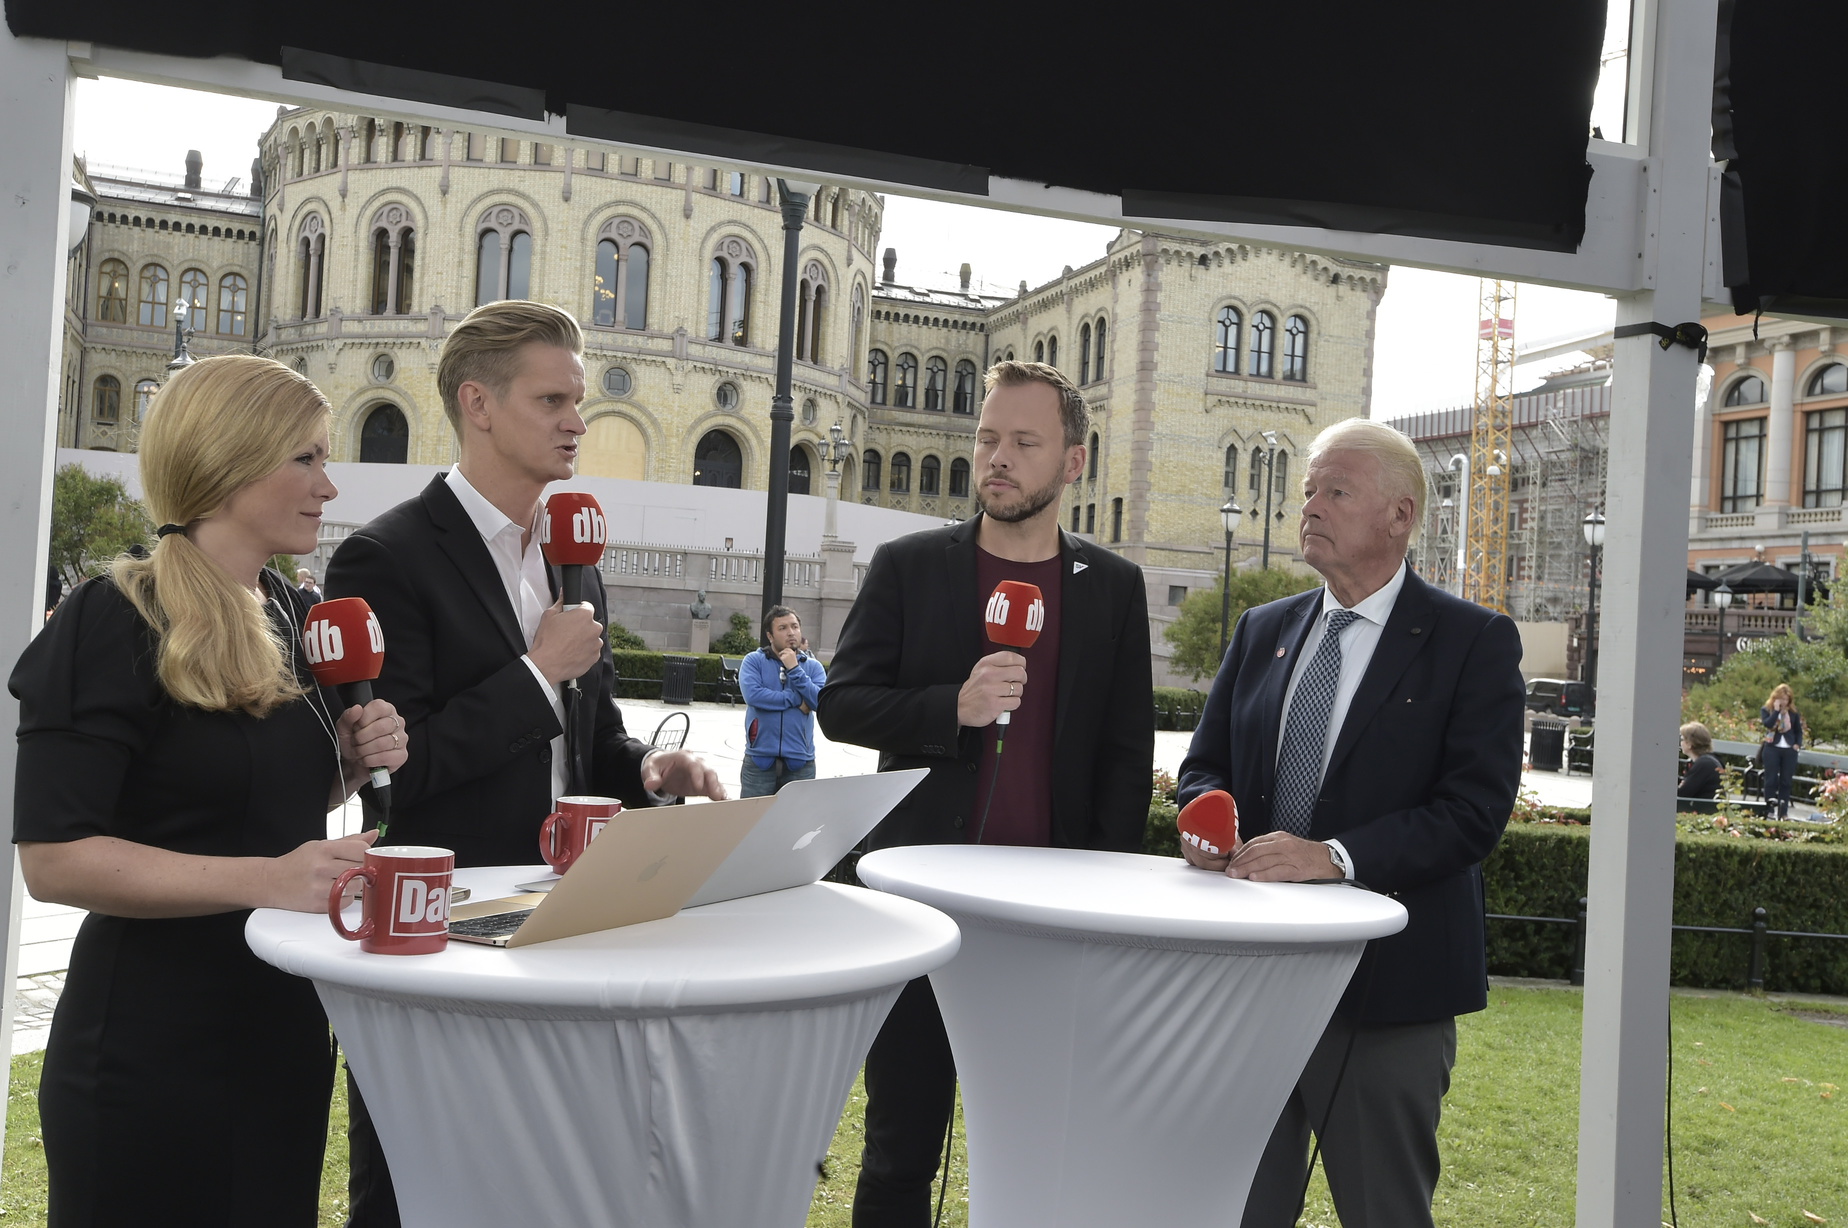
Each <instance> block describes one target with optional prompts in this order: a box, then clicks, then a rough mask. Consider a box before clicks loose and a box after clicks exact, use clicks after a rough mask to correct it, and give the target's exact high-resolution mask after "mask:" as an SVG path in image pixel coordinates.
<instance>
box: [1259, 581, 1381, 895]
mask: <svg viewBox="0 0 1848 1228" xmlns="http://www.w3.org/2000/svg"><path fill="white" fill-rule="evenodd" d="M1404 587H1405V564H1404V563H1400V564H1399V570H1397V571H1395V572H1394V573H1393V574H1392V579H1390V580H1388V581H1387V582H1386V583H1385V584H1384V585H1383V586H1381V587H1380V588H1379V589H1378V590H1377V591H1375V592H1374V593H1372V594H1371V595H1369V596H1367V597H1365V598H1363V599H1361V600H1360V601H1359V602H1357V603H1355V605H1354V606H1353V613H1355V614H1358V615H1360V617H1359V618H1356V619H1355V620H1354V621H1353V622H1351V623H1349V624H1348V625H1347V626H1346V627H1345V628H1344V629H1343V630H1342V631H1341V633H1340V635H1339V636H1338V637H1337V638H1338V639H1339V640H1340V642H1341V675H1340V678H1339V680H1338V681H1337V682H1336V684H1335V702H1334V707H1333V708H1331V709H1330V711H1329V713H1328V732H1327V734H1326V735H1325V737H1324V740H1323V742H1322V770H1321V772H1319V773H1317V774H1316V785H1317V787H1318V788H1319V787H1320V786H1321V781H1322V777H1323V776H1324V775H1326V774H1327V772H1328V761H1329V759H1330V758H1331V757H1333V755H1334V753H1335V740H1336V739H1337V738H1339V737H1340V736H1341V726H1342V724H1343V723H1344V722H1346V720H1347V713H1348V707H1349V705H1351V704H1352V703H1353V702H1354V692H1356V691H1358V690H1359V689H1360V680H1361V678H1362V676H1364V675H1365V674H1366V672H1367V666H1368V664H1370V663H1371V662H1372V660H1373V650H1374V649H1375V648H1377V647H1379V643H1380V632H1382V631H1384V630H1385V629H1386V620H1387V619H1388V618H1389V617H1391V616H1392V607H1393V606H1394V605H1395V604H1397V602H1398V600H1399V590H1401V589H1403V588H1404ZM1344 609H1348V607H1347V606H1344V605H1342V604H1341V602H1340V601H1339V600H1337V599H1336V597H1335V594H1334V593H1333V592H1332V591H1330V589H1329V588H1328V587H1327V586H1326V585H1324V586H1323V587H1322V609H1321V612H1320V613H1318V614H1317V615H1316V616H1315V623H1314V624H1313V625H1312V626H1311V627H1310V628H1309V636H1308V638H1307V639H1305V640H1304V641H1303V650H1302V651H1301V652H1300V653H1298V654H1297V655H1296V668H1295V670H1294V671H1292V672H1291V674H1290V685H1289V688H1288V689H1287V690H1285V691H1284V693H1283V719H1282V721H1281V722H1280V723H1279V724H1278V726H1277V727H1278V728H1279V729H1283V728H1285V727H1286V726H1287V725H1288V723H1289V720H1290V704H1291V703H1293V702H1294V701H1295V699H1296V684H1297V682H1299V681H1300V680H1301V679H1302V676H1303V670H1305V669H1306V668H1308V665H1309V661H1310V658H1312V657H1313V656H1315V650H1316V648H1317V647H1318V646H1319V645H1320V644H1321V642H1322V635H1323V632H1324V630H1325V629H1326V628H1327V625H1328V615H1329V612H1330V611H1332V610H1344ZM1277 751H1278V754H1279V755H1281V754H1282V753H1283V739H1282V738H1278V739H1277ZM1323 843H1325V844H1327V845H1328V846H1329V848H1330V849H1331V850H1333V851H1334V853H1335V854H1336V856H1335V864H1336V865H1337V866H1339V867H1340V868H1341V870H1342V873H1343V874H1345V875H1346V876H1347V877H1348V878H1353V877H1354V862H1353V859H1352V858H1350V857H1349V856H1348V852H1347V847H1346V846H1345V845H1343V844H1342V843H1341V841H1339V840H1325V841H1323Z"/></svg>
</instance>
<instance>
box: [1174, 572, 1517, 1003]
mask: <svg viewBox="0 0 1848 1228" xmlns="http://www.w3.org/2000/svg"><path fill="white" fill-rule="evenodd" d="M1322 592H1323V590H1322V589H1320V588H1317V589H1312V590H1310V591H1309V592H1307V593H1303V594H1300V595H1298V596H1295V597H1287V598H1285V599H1283V600H1282V601H1273V602H1271V603H1270V604H1269V605H1263V606H1258V607H1257V608H1256V609H1252V610H1248V611H1246V612H1245V614H1244V616H1243V617H1241V618H1240V619H1239V620H1238V629H1237V630H1236V631H1235V632H1234V633H1233V636H1232V643H1231V646H1230V647H1229V648H1228V649H1227V651H1226V658H1225V661H1224V663H1223V664H1222V665H1221V666H1220V670H1219V676H1218V677H1217V678H1216V679H1215V680H1214V681H1213V690H1212V693H1211V695H1210V696H1208V698H1207V702H1206V711H1205V713H1204V714H1203V716H1202V719H1201V721H1200V727H1199V729H1198V731H1197V732H1195V734H1194V738H1193V744H1192V746H1191V747H1190V748H1189V750H1188V754H1187V758H1186V759H1185V760H1184V761H1183V762H1182V764H1181V781H1180V798H1181V800H1182V802H1183V803H1185V802H1187V801H1191V800H1192V799H1193V798H1194V797H1196V796H1198V795H1199V794H1201V793H1204V792H1205V791H1206V790H1208V789H1225V790H1227V791H1228V792H1230V793H1231V794H1232V796H1233V797H1234V798H1235V799H1236V800H1237V802H1238V811H1239V831H1240V835H1241V837H1242V838H1244V839H1250V838H1252V837H1254V836H1259V835H1262V834H1264V833H1265V832H1268V831H1270V830H1272V827H1271V791H1272V789H1273V788H1274V786H1275V781H1276V762H1277V739H1278V737H1279V736H1280V733H1281V727H1282V713H1283V695H1284V690H1285V688H1286V687H1287V686H1288V685H1289V681H1290V675H1291V673H1292V671H1294V669H1295V668H1296V660H1297V656H1298V654H1299V653H1301V652H1302V650H1303V642H1304V640H1305V639H1306V638H1307V637H1308V632H1309V629H1310V627H1311V626H1313V625H1314V623H1315V621H1316V615H1317V613H1318V612H1319V611H1320V609H1321V604H1322ZM1520 663H1521V641H1520V636H1519V635H1518V634H1517V633H1516V631H1515V626H1514V623H1513V622H1511V621H1509V619H1508V618H1506V617H1505V616H1503V615H1500V614H1497V613H1495V612H1493V611H1491V610H1486V609H1484V608H1482V607H1481V606H1478V605H1474V604H1472V603H1470V602H1467V601H1461V600H1459V599H1457V598H1455V597H1452V596H1450V595H1449V594H1448V593H1445V592H1442V591H1440V590H1438V589H1435V588H1432V587H1431V586H1430V585H1428V584H1426V583H1425V582H1424V581H1423V580H1421V579H1419V578H1418V576H1417V575H1415V574H1412V573H1410V572H1408V573H1407V574H1406V577H1405V586H1404V588H1403V589H1401V590H1400V592H1399V599H1398V601H1397V602H1396V603H1394V605H1393V610H1392V614H1391V615H1390V616H1389V617H1388V618H1387V620H1386V626H1385V627H1384V628H1383V629H1382V630H1381V632H1380V640H1379V645H1378V647H1376V648H1375V649H1374V652H1373V659H1372V660H1371V661H1370V662H1369V663H1368V665H1367V672H1366V673H1365V674H1364V675H1362V677H1361V681H1360V689H1359V690H1358V691H1356V692H1355V694H1354V699H1353V702H1352V704H1351V705H1350V706H1349V708H1348V712H1347V719H1346V720H1345V722H1344V723H1343V724H1342V726H1341V732H1340V734H1339V735H1338V736H1337V737H1336V740H1335V748H1334V753H1333V755H1332V756H1331V757H1330V759H1329V764H1328V771H1327V774H1326V775H1325V776H1324V778H1323V781H1322V792H1321V796H1320V797H1319V798H1317V800H1316V805H1315V810H1314V812H1313V813H1312V815H1311V816H1310V823H1309V834H1310V836H1311V838H1313V839H1317V840H1326V839H1328V838H1329V837H1331V836H1334V837H1339V838H1340V840H1341V843H1342V845H1343V847H1345V848H1346V849H1347V851H1348V854H1349V856H1351V857H1352V858H1353V862H1354V874H1355V877H1356V878H1358V879H1359V880H1360V881H1361V882H1364V883H1365V884H1366V885H1367V886H1369V887H1371V888H1373V889H1374V890H1376V891H1382V892H1385V893H1387V894H1390V895H1392V896H1393V897H1395V898H1396V899H1397V900H1398V901H1399V902H1400V903H1401V904H1403V905H1405V908H1406V911H1407V912H1408V913H1409V914H1410V920H1409V921H1408V923H1407V925H1406V928H1405V929H1404V930H1402V931H1401V932H1400V933H1398V934H1396V935H1394V936H1392V937H1390V938H1384V939H1381V940H1379V941H1377V942H1374V943H1373V944H1371V945H1370V947H1369V948H1368V954H1367V958H1366V959H1365V960H1363V961H1362V963H1361V966H1360V969H1359V970H1358V971H1357V972H1356V973H1355V975H1354V979H1353V981H1352V982H1351V983H1350V984H1349V986H1348V993H1347V996H1346V997H1345V998H1344V999H1343V1001H1342V1009H1343V1010H1344V1011H1346V1012H1348V1013H1350V1014H1353V1013H1354V1012H1356V1011H1358V1012H1359V1016H1360V1018H1362V1019H1363V1020H1365V1021H1367V1022H1370V1023H1411V1022H1416V1021H1420V1020H1430V1019H1440V1018H1444V1017H1446V1016H1451V1015H1458V1014H1463V1013H1465V1012H1468V1011H1476V1010H1481V1009H1482V1008H1483V1007H1484V1006H1485V1005H1487V1002H1488V998H1487V992H1488V976H1487V963H1486V954H1485V947H1486V941H1485V935H1484V923H1483V915H1482V914H1483V904H1482V873H1481V862H1482V860H1483V858H1485V857H1487V856H1488V854H1489V851H1490V850H1491V849H1493V848H1494V847H1495V843H1496V841H1497V840H1499V839H1500V838H1501V833H1502V829H1503V828H1504V827H1505V826H1506V825H1507V822H1508V815H1509V813H1510V811H1512V810H1513V808H1514V799H1515V794H1516V791H1517V790H1518V788H1519V786H1520V780H1521V718H1522V705H1523V702H1524V701H1523V687H1522V683H1521V671H1520ZM1329 890H1342V888H1332V887H1331V888H1329ZM1363 990H1364V991H1365V994H1364V997H1365V1002H1364V1004H1363V1003H1362V1002H1361V1000H1360V999H1361V998H1362V996H1363V994H1362V991H1363Z"/></svg>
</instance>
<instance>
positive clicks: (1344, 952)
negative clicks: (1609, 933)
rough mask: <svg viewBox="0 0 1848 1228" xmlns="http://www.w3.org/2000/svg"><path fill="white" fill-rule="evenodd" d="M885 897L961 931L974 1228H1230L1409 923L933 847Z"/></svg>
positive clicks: (1115, 862) (881, 868) (1031, 852)
mask: <svg viewBox="0 0 1848 1228" xmlns="http://www.w3.org/2000/svg"><path fill="white" fill-rule="evenodd" d="M859 874H860V878H861V881H863V882H865V883H866V884H867V885H868V886H870V887H875V888H877V889H879V890H881V891H887V892H891V893H893V894H896V895H902V896H907V897H909V898H911V899H913V900H917V901H920V902H922V903H926V904H929V905H930V906H931V907H933V908H937V909H941V910H942V911H943V912H945V913H947V914H949V916H950V917H951V918H953V919H954V920H955V921H956V923H957V925H958V926H959V927H960V928H961V930H962V949H961V951H960V952H959V953H958V954H957V955H956V957H955V958H954V959H953V960H951V961H950V962H949V963H947V964H945V965H944V966H943V967H941V968H939V969H938V970H937V971H935V972H933V973H931V978H930V979H931V985H932V987H933V988H934V989H935V991H936V996H937V1001H938V1003H939V1004H940V1005H941V1007H942V1010H943V1021H944V1025H945V1027H946V1028H947V1030H948V1032H949V1036H950V1045H951V1048H952V1049H953V1050H954V1051H955V1054H956V1070H957V1076H958V1078H959V1080H960V1082H961V1085H962V1100H963V1113H964V1117H965V1128H966V1131H967V1137H968V1142H969V1224H970V1228H1039V1226H1042V1225H1043V1226H1046V1228H1051V1226H1054V1225H1056V1226H1057V1228H1123V1226H1124V1225H1129V1224H1154V1223H1159V1224H1161V1225H1162V1226H1163V1228H1193V1226H1195V1225H1198V1226H1199V1228H1207V1226H1209V1225H1210V1226H1211V1228H1225V1225H1227V1224H1236V1223H1238V1217H1239V1215H1240V1213H1241V1211H1242V1210H1243V1208H1244V1202H1245V1195H1246V1194H1247V1193H1248V1192H1249V1190H1250V1187H1251V1178H1252V1174H1253V1173H1254V1172H1255V1171H1256V1169H1257V1164H1258V1159H1259V1157H1260V1156H1261V1155H1262V1154H1263V1151H1264V1144H1265V1142H1266V1141H1267V1140H1268V1139H1269V1137H1270V1132H1271V1127H1272V1126H1273V1125H1274V1124H1275V1123H1276V1120H1277V1113H1278V1111H1279V1110H1280V1109H1281V1108H1282V1107H1283V1102H1284V1100H1285V1099H1286V1098H1287V1096H1288V1095H1289V1092H1290V1089H1291V1088H1292V1087H1293V1086H1294V1085H1295V1082H1296V1078H1297V1076H1298V1075H1299V1074H1300V1073H1301V1072H1302V1068H1303V1064H1304V1063H1305V1062H1306V1061H1308V1058H1309V1054H1310V1052H1311V1051H1312V1050H1313V1049H1314V1047H1315V1043H1316V1041H1317V1040H1318V1039H1319V1038H1320V1036H1321V1033H1322V1028H1323V1027H1324V1025H1326V1023H1327V1022H1328V1018H1329V1016H1330V1015H1331V1014H1332V1013H1333V1011H1334V1008H1335V1004H1336V1003H1337V1002H1338V1001H1340V998H1341V994H1342V991H1343V990H1344V989H1346V987H1347V983H1348V978H1349V977H1350V976H1351V975H1352V974H1353V971H1354V966H1355V964H1356V963H1358V962H1359V959H1360V956H1361V951H1362V949H1363V948H1364V947H1365V945H1366V942H1367V940H1368V939H1370V938H1378V937H1382V936H1384V935H1387V934H1393V933H1397V932H1398V931H1399V930H1400V929H1402V928H1404V926H1405V919H1406V918H1405V909H1404V908H1403V907H1401V906H1400V905H1399V904H1398V902H1397V901H1394V900H1391V899H1388V898H1386V897H1385V896H1379V895H1374V894H1372V893H1370V892H1366V891H1362V890H1358V889H1356V888H1352V887H1343V886H1308V885H1304V884H1295V883H1250V882H1243V881H1239V880H1235V879H1230V878H1227V877H1226V876H1225V875H1223V874H1214V873H1210V872H1208V871H1205V870H1197V869H1194V868H1192V867H1190V866H1188V865H1186V864H1185V863H1183V862H1181V861H1178V860H1175V859H1172V858H1165V857H1142V856H1136V855H1133V854H1127V853H1096V852H1087V851H1084V850H1077V849H1031V848H1005V847H984V846H970V845H926V846H916V847H910V848H893V849H882V850H880V851H878V852H875V853H869V854H867V855H866V856H865V857H864V858H862V859H861V861H860V867H859Z"/></svg>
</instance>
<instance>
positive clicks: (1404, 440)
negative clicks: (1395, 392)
mask: <svg viewBox="0 0 1848 1228" xmlns="http://www.w3.org/2000/svg"><path fill="white" fill-rule="evenodd" d="M1336 449H1343V450H1346V451H1350V452H1364V453H1366V454H1367V455H1368V456H1371V457H1373V458H1374V459H1375V460H1377V461H1379V463H1380V493H1381V494H1383V495H1385V496H1386V497H1387V498H1388V499H1403V498H1407V497H1410V499H1411V501H1412V528H1411V532H1410V533H1408V534H1407V535H1406V538H1405V543H1406V545H1408V546H1409V545H1411V544H1412V543H1413V542H1415V541H1417V540H1418V529H1419V527H1420V526H1421V525H1422V524H1423V523H1424V509H1425V495H1426V494H1427V492H1428V490H1429V481H1428V479H1427V478H1426V477H1425V468H1424V460H1423V458H1421V457H1420V456H1419V455H1418V445H1417V444H1415V443H1413V442H1412V441H1411V439H1410V437H1409V436H1407V435H1406V434H1405V432H1403V431H1399V430H1395V429H1394V428H1392V427H1390V426H1387V425H1386V424H1385V423H1384V422H1375V421H1373V419H1371V418H1344V419H1342V420H1341V421H1340V422H1337V423H1335V424H1334V425H1333V426H1331V427H1328V428H1327V429H1326V430H1324V431H1323V432H1322V433H1321V434H1320V435H1317V436H1316V437H1315V442H1314V443H1312V444H1310V445H1309V463H1310V464H1311V465H1313V464H1315V461H1316V458H1317V457H1318V456H1321V455H1322V454H1323V453H1324V452H1333V451H1335V450H1336Z"/></svg>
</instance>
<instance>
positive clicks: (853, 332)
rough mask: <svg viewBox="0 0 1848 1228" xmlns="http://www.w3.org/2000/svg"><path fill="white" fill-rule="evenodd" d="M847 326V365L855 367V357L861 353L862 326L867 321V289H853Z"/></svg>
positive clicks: (860, 287) (861, 287) (856, 287)
mask: <svg viewBox="0 0 1848 1228" xmlns="http://www.w3.org/2000/svg"><path fill="white" fill-rule="evenodd" d="M848 315H849V319H848V324H847V364H848V366H849V367H851V366H852V365H853V360H854V356H855V355H857V354H858V353H859V352H860V324H861V322H862V321H863V320H865V319H866V288H865V287H864V286H855V287H854V288H853V309H852V310H851V311H850V312H849V313H848Z"/></svg>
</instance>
